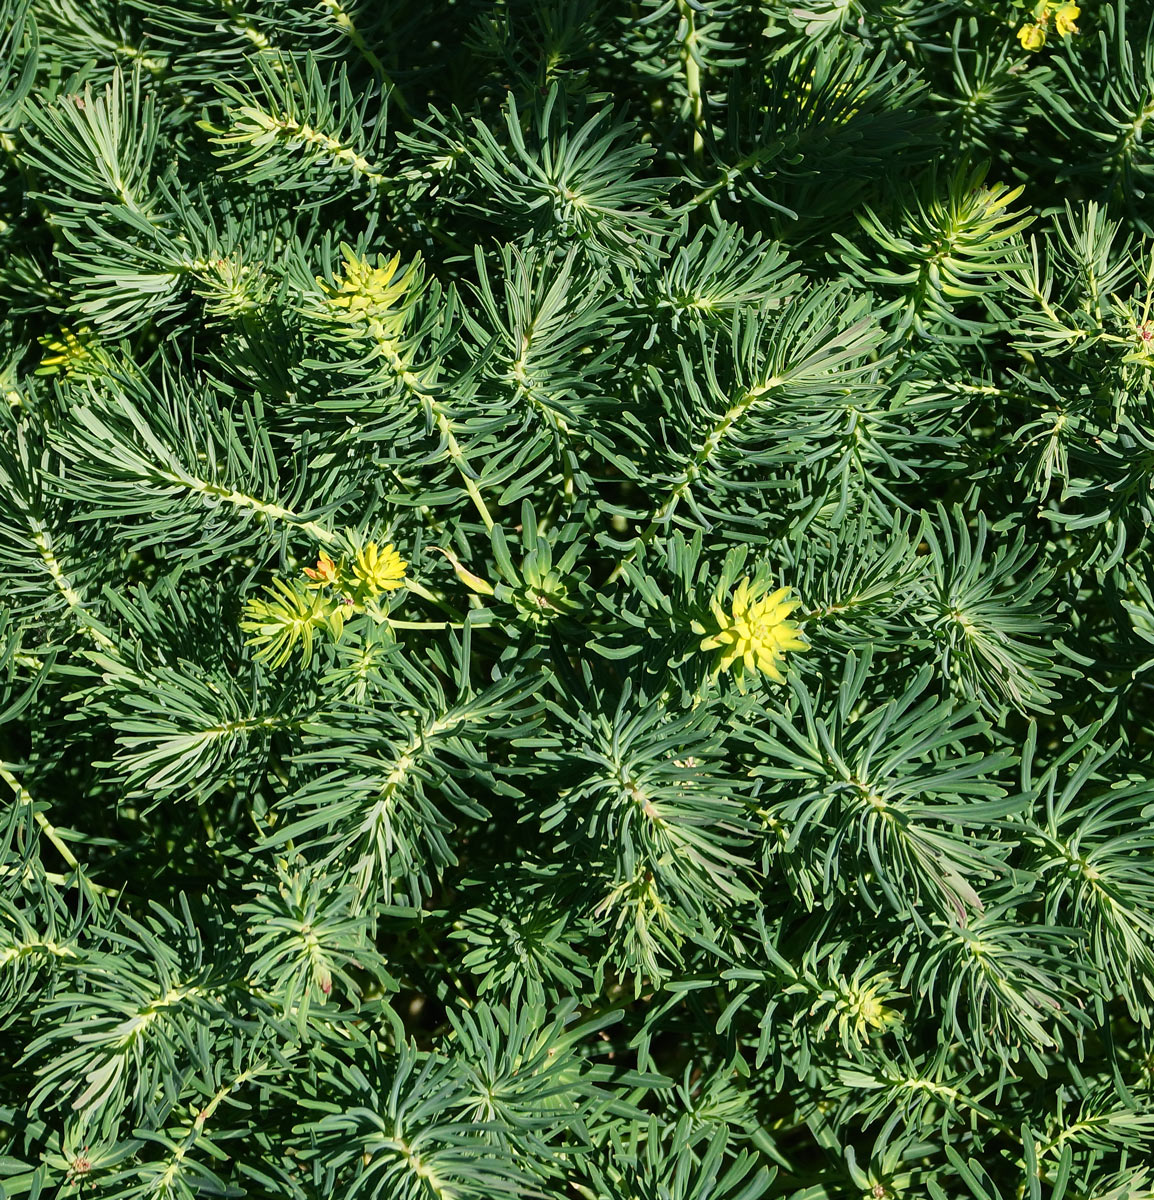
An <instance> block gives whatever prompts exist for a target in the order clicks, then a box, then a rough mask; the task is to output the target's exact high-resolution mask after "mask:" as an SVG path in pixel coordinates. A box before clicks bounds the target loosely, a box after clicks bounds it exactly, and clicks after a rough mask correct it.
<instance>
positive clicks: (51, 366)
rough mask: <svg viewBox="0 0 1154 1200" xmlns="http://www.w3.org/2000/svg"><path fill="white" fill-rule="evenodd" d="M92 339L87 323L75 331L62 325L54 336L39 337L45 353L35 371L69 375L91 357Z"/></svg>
mask: <svg viewBox="0 0 1154 1200" xmlns="http://www.w3.org/2000/svg"><path fill="white" fill-rule="evenodd" d="M92 341H93V336H92V330H91V329H90V328H89V327H88V326H87V325H85V326H83V327H82V328H80V329H79V330H77V331H76V332H73V331H72V330H71V329H69V328H68V327H67V326H64V327H63V328H61V330H60V334H59V336H56V337H54V336H52V334H46V335H45V336H44V337H42V338H41V339H40V344H41V345H42V346H43V347H44V349H45V351H46V352H47V353H46V354H45V355H44V357H43V358H42V359H41V360H40V366H39V368H38V370H37V372H36V373H37V374H38V375H55V374H56V373H57V372H60V373H61V374H64V375H71V374H72V373H73V372H75V371H77V370H79V369H81V368H83V366H84V365H85V364H86V363H88V361H89V360H90V359H91V358H92V349H91V346H92Z"/></svg>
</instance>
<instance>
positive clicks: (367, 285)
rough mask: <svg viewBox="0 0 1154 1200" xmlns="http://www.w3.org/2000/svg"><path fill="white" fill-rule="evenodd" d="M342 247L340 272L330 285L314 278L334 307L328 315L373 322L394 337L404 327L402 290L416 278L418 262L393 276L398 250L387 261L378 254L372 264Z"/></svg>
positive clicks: (396, 266) (403, 292) (408, 288)
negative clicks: (342, 271) (343, 270)
mask: <svg viewBox="0 0 1154 1200" xmlns="http://www.w3.org/2000/svg"><path fill="white" fill-rule="evenodd" d="M342 250H343V253H344V258H345V273H344V275H343V276H340V277H338V278H337V279H336V280H335V281H334V284H333V285H330V284H327V283H325V281H324V280H323V279H318V280H317V282H318V283H320V285H321V286H322V287H323V288H324V289H325V292H326V301H327V303H328V305H329V308H330V309H335V310H336V311H335V312H333V313H332V315H333V316H334V317H335V318H336V319H338V320H342V321H355V322H357V323H358V324H359V323H364V324H367V325H369V326H377V327H379V328H380V329H381V331H382V333H384V334H385V335H386V336H389V337H396V336H397V335H399V334H400V332H401V330H402V329H403V328H404V323H405V309H406V307H407V305H406V304H405V299H406V293H408V292H409V291H410V290H411V288H412V285H413V284H414V282H415V281H416V277H417V271H418V268H419V263H417V262H414V263H413V264H412V265H411V266H410V267H409V268H408V270H407V271H405V272H404V274H402V275H401V276H400V277H397V268H398V266H399V265H400V262H401V256H400V255H399V254H395V255H393V257H392V258H391V259H390V260H389V261H388V262H386V261H385V259H384V257H383V256H382V255H378V256H377V265H376V266H374V265H373V264H372V262H371V261H370V260H369V259H367V258H358V257H357V256H356V255H355V254H354V253H353V252H352V251H351V250H350V249H349V248H348V247H347V246H345V247H342ZM409 299H410V300H411V299H412V297H409Z"/></svg>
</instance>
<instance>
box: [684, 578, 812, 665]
mask: <svg viewBox="0 0 1154 1200" xmlns="http://www.w3.org/2000/svg"><path fill="white" fill-rule="evenodd" d="M763 591H764V584H751V583H750V581H749V580H748V579H743V580H742V581H741V583H739V584H738V585H737V590H736V591H735V592H734V593H733V611H732V612H731V613H727V612H725V610H724V609H723V608H722V607H721V605H720V604H719V603H718V601H717V600H716V599H714V600H713V601H712V602H711V604H710V607H711V608H712V610H713V615H714V617H715V618H716V619H717V624H718V626H719V628H718V631H717V633H714V634H711V635H710V636H709V637H707V638H704V639H703V640H702V643H701V649H702V650H705V651H709V650H720V651H721V654H720V656H719V658H718V663H717V671H718V672H719V673H720V672H722V671H728V670H729V669H730V668H731V667H732V668H733V669H734V675H735V676H736V677H737V678H739V679H740V678H741V676H742V674H743V672H745V671H749V672H753V671H760V672H761V673H762V674H763V675H768V676H769V678H770V679H773V680H776V681H777V682H778V683H782V682H784V680H785V676H784V675H782V673H781V663H782V662H784V660H785V655H786V652H787V651H790V650H805V649H806V648H807V647H808V643H807V642H806V641H805V639H804V638H802V637H801V636H800V634H801V627H800V626H799V625H798V624H797V623H796V622H794V621H790V620H788V617H789V614H790V613H791V612H793V610H794V609H795V608H797V606H798V601H796V600H791V599H790V589H789V588H778V589H777V591H775V592H771V593H770V594H769V595H768V596H766V595H762V592H763Z"/></svg>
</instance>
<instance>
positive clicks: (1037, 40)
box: [1018, 0, 1082, 50]
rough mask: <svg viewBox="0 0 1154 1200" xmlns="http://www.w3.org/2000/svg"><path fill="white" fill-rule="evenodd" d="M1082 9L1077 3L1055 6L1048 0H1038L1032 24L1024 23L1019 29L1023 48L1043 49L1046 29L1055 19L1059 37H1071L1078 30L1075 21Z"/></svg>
mask: <svg viewBox="0 0 1154 1200" xmlns="http://www.w3.org/2000/svg"><path fill="white" fill-rule="evenodd" d="M1081 11H1082V10H1081V9H1080V8H1079V7H1078V6H1077V5H1076V4H1062V5H1059V6H1057V7H1055V6H1054V5H1053V4H1050V3H1048V2H1047V0H1038V3H1037V4H1036V5H1034V20H1033V23H1032V24H1029V25H1023V26H1022V28H1021V29H1019V30H1018V41H1019V42H1021V43H1022V49H1023V50H1041V48H1042V47H1043V46H1044V45H1045V44H1046V31H1047V30H1048V29H1049V28H1050V20H1051V18H1052V19H1053V22H1054V31H1055V32H1056V33H1057V34H1058V36H1059V37H1063V38H1066V37H1069V36H1070V34H1072V33H1077V32H1078V27H1077V25H1075V24H1074V22H1075V21H1076V20H1077V19H1078V16H1079V14H1080V13H1081Z"/></svg>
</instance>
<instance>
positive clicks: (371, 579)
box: [304, 542, 409, 600]
mask: <svg viewBox="0 0 1154 1200" xmlns="http://www.w3.org/2000/svg"><path fill="white" fill-rule="evenodd" d="M408 565H409V564H408V563H407V562H405V560H404V559H403V558H402V557H401V556H400V555H399V554H398V553H397V551H396V549H395V547H394V546H393V544H392V543H391V542H390V543H389V544H388V545H387V546H384V547H381V546H378V545H377V543H376V542H366V543H365V544H364V545H363V546H362V547H361V548H360V549H359V550H358V551H357V552H356V555H355V556H354V557H353V563H352V567H351V568H350V575H351V579H348V581H347V582H342V573H343V568H342V567H340V566H338V565H337V564H336V563H335V562H333V560H332V559H331V558H330V557H329V556H328V555H327V554H326V553H325V552H324V551H323V550H322V551H321V552H320V557H319V558H318V559H317V565H316V566H315V567H305V569H304V573H305V575H306V577H307V578H308V579H309V580H310V582H309V583H308V584H306V585H305V586H306V587H308V588H310V589H311V588H323V587H335V588H337V589H338V590H339V591H342V592H348V593H350V597H349V598H350V599H353V600H356V599H372V600H375V599H376V598H377V597H378V596H380V595H383V594H384V593H385V592H395V591H396V590H397V588H399V587H403V586H404V583H405V568H406V567H408ZM354 593H355V594H354Z"/></svg>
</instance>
